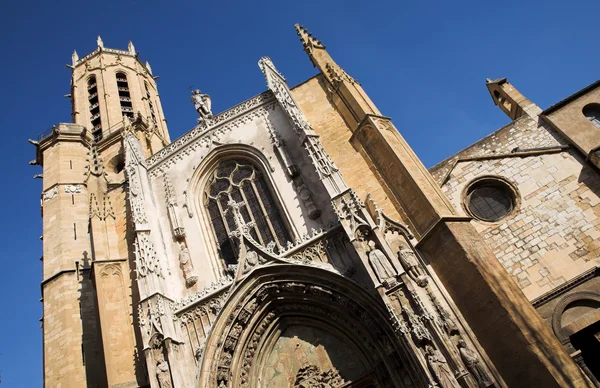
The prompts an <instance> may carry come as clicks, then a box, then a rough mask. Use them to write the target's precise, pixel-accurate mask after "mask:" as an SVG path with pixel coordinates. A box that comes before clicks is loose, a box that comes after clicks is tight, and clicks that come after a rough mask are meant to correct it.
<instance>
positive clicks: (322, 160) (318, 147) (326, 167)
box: [304, 136, 339, 179]
mask: <svg viewBox="0 0 600 388" xmlns="http://www.w3.org/2000/svg"><path fill="white" fill-rule="evenodd" d="M304 148H305V149H306V151H307V152H308V155H309V156H310V159H311V160H312V162H313V165H314V166H315V168H316V169H317V173H318V174H319V178H321V179H323V178H326V177H330V176H331V175H332V174H333V173H334V172H337V171H339V170H338V168H337V167H336V166H335V164H334V163H333V160H331V158H330V157H329V155H328V154H327V152H326V151H325V149H324V148H323V145H322V144H321V141H320V140H319V138H318V137H316V136H308V137H307V139H306V142H304Z"/></svg>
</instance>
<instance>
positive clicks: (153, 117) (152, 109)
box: [144, 82, 156, 124]
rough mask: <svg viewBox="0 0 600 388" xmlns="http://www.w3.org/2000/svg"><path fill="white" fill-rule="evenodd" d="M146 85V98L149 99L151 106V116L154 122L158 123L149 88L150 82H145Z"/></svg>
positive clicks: (149, 105)
mask: <svg viewBox="0 0 600 388" xmlns="http://www.w3.org/2000/svg"><path fill="white" fill-rule="evenodd" d="M144 87H145V88H146V98H147V99H148V107H149V108H150V116H151V117H152V122H153V123H154V124H156V113H154V105H152V99H151V98H150V89H149V88H148V83H147V82H144Z"/></svg>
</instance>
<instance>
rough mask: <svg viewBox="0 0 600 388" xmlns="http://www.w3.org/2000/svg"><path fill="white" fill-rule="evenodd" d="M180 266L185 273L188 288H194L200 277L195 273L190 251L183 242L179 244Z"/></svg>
mask: <svg viewBox="0 0 600 388" xmlns="http://www.w3.org/2000/svg"><path fill="white" fill-rule="evenodd" d="M179 266H180V267H181V270H182V271H183V277H184V278H185V285H186V286H188V287H191V286H193V285H194V284H196V282H197V281H198V276H197V275H196V272H195V271H194V265H193V264H192V259H191V257H190V251H189V249H188V248H187V247H186V246H185V243H184V242H183V241H182V242H180V243H179Z"/></svg>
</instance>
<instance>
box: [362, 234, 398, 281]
mask: <svg viewBox="0 0 600 388" xmlns="http://www.w3.org/2000/svg"><path fill="white" fill-rule="evenodd" d="M367 244H368V248H367V252H368V255H369V264H371V268H373V272H375V275H376V276H377V278H378V279H379V282H380V283H381V284H383V286H384V287H385V288H390V287H392V286H393V285H395V284H396V276H398V273H397V272H396V269H395V268H394V266H393V265H392V263H391V262H390V261H389V260H388V258H387V256H386V255H385V254H384V253H383V252H381V250H379V249H378V248H377V247H376V246H375V241H373V240H368V242H367Z"/></svg>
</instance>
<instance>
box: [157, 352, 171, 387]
mask: <svg viewBox="0 0 600 388" xmlns="http://www.w3.org/2000/svg"><path fill="white" fill-rule="evenodd" d="M155 357H156V379H157V380H158V386H159V387H160V388H173V384H172V382H171V371H170V368H169V363H168V362H167V360H165V356H164V355H163V353H162V349H157V351H156V352H155Z"/></svg>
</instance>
